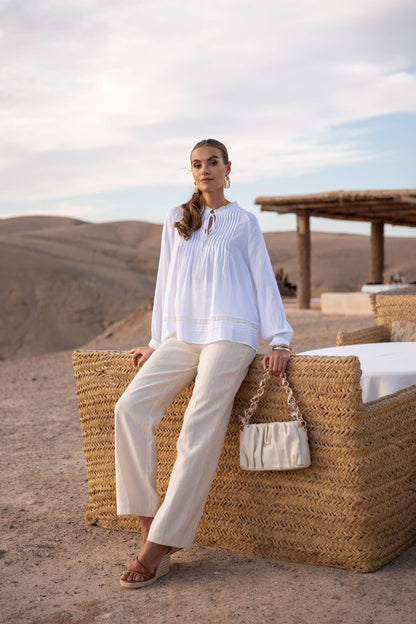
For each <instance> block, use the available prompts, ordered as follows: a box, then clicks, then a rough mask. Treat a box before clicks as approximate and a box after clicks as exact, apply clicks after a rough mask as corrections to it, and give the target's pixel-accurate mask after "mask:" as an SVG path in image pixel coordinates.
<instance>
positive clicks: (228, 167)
mask: <svg viewBox="0 0 416 624" xmlns="http://www.w3.org/2000/svg"><path fill="white" fill-rule="evenodd" d="M225 171H226V173H225V175H229V173H230V171H231V163H230V162H229V163H228V165H227V168H226V170H225Z"/></svg>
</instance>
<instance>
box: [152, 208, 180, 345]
mask: <svg viewBox="0 0 416 624" xmlns="http://www.w3.org/2000/svg"><path fill="white" fill-rule="evenodd" d="M173 223H174V219H173V218H172V215H171V213H170V214H169V215H168V216H167V218H166V220H165V223H164V225H163V230H162V240H161V245H160V257H159V267H158V271H157V278H156V288H155V296H154V301H153V314H152V338H151V340H150V342H149V347H151V348H152V349H156V348H157V347H158V346H159V345H160V343H161V341H162V323H163V309H164V304H165V292H166V282H167V278H168V273H169V264H170V258H171V254H172V247H173V241H174V234H175V229H174V227H173Z"/></svg>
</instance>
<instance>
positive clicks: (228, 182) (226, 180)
mask: <svg viewBox="0 0 416 624" xmlns="http://www.w3.org/2000/svg"><path fill="white" fill-rule="evenodd" d="M230 186H231V182H230V178H229V176H228V175H227V176H225V180H224V188H230Z"/></svg>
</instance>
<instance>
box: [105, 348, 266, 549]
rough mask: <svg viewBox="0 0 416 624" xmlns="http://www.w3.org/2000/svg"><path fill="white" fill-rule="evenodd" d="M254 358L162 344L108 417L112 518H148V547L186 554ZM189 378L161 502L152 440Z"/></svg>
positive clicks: (240, 351) (242, 352)
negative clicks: (190, 390) (188, 391)
mask: <svg viewBox="0 0 416 624" xmlns="http://www.w3.org/2000/svg"><path fill="white" fill-rule="evenodd" d="M254 356H255V350H254V349H253V348H252V347H250V346H248V345H244V344H240V343H235V342H229V341H225V340H223V341H218V342H212V343H209V344H191V343H187V342H182V341H179V340H177V339H176V338H175V337H171V338H168V339H167V340H165V341H164V342H163V343H162V344H161V345H160V346H159V347H158V348H157V349H156V351H155V352H154V353H153V354H152V355H151V356H150V358H149V359H148V360H147V361H146V362H145V363H144V365H143V366H142V368H141V369H140V370H139V372H138V373H137V375H136V376H135V378H134V379H133V381H132V382H131V384H130V385H129V386H128V388H127V389H126V391H125V392H124V394H123V395H122V396H121V397H120V399H119V400H118V402H117V404H116V409H115V460H116V493H117V514H119V515H124V514H132V515H135V516H147V517H153V518H154V519H153V522H152V526H151V528H150V533H149V536H148V539H149V540H150V541H152V542H156V543H157V544H164V545H168V546H175V547H182V548H189V547H190V546H192V544H193V542H194V538H195V534H196V531H197V529H198V524H199V521H200V519H201V516H202V512H203V508H204V505H205V501H206V499H207V496H208V492H209V489H210V486H211V483H212V480H213V478H214V475H215V471H216V468H217V464H218V460H219V457H220V454H221V450H222V446H223V444H224V438H225V434H226V431H227V426H228V422H229V418H230V415H231V410H232V406H233V402H234V397H235V394H236V392H237V390H238V388H239V387H240V385H241V383H242V381H243V379H244V377H245V376H246V374H247V370H248V367H249V365H250V363H251V362H252V360H253V358H254ZM194 378H195V386H194V390H193V393H192V397H191V399H190V401H189V404H188V407H187V409H186V412H185V415H184V420H183V425H182V428H181V432H180V434H179V438H178V442H177V458H176V461H175V464H174V466H173V470H172V473H171V477H170V480H169V485H168V488H167V492H166V495H165V498H164V500H163V502H162V500H161V499H160V497H159V495H158V494H157V491H156V467H157V456H156V444H155V439H154V433H155V431H156V429H157V427H158V425H159V423H160V421H161V419H162V417H163V414H164V413H165V411H166V409H167V408H168V407H169V405H170V404H171V403H172V401H173V400H174V399H175V398H176V396H178V394H180V392H181V391H182V390H184V389H185V388H186V387H187V386H188V384H189V383H190V382H191V381H192V379H194Z"/></svg>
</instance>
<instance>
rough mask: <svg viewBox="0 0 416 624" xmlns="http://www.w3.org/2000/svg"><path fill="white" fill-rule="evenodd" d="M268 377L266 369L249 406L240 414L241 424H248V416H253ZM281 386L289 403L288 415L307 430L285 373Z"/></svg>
mask: <svg viewBox="0 0 416 624" xmlns="http://www.w3.org/2000/svg"><path fill="white" fill-rule="evenodd" d="M269 379H270V373H269V371H268V370H267V369H266V370H265V371H264V373H263V376H262V378H261V380H260V383H259V387H258V389H257V392H256V394H255V395H254V396H253V397H252V398H251V399H250V406H249V407H248V408H247V409H246V410H244V416H240V420H241V422H242V424H243V425H248V424H249V422H250V418H251V417H252V416H253V414H254V412H255V411H256V409H257V405H258V402H259V399H260V397H262V396H263V394H264V390H265V387H266V384H267V382H268V380H269ZM282 386H283V388H284V389H285V392H286V394H287V404H288V405H289V408H290V415H291V417H292V420H295V421H296V420H298V421H299V422H300V424H301V425H302V427H303V429H305V431H306V430H307V426H306V422H305V421H304V419H303V417H302V415H301V413H300V411H299V406H298V405H297V403H296V401H295V397H294V396H293V391H292V388H291V387H290V385H289V382H288V380H287V377H286V373H285V374H284V375H283V377H282Z"/></svg>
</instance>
